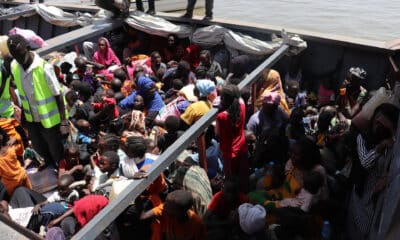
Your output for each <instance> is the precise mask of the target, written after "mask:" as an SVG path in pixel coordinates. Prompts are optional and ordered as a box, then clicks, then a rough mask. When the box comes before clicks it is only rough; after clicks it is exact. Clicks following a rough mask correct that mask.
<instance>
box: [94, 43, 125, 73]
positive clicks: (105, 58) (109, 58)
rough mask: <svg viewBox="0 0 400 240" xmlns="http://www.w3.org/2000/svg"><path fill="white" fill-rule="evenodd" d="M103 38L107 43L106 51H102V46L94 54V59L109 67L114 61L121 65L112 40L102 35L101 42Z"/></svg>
mask: <svg viewBox="0 0 400 240" xmlns="http://www.w3.org/2000/svg"><path fill="white" fill-rule="evenodd" d="M101 40H103V41H104V42H105V43H106V53H105V55H104V54H103V53H101V52H100V48H99V49H97V51H96V52H95V53H94V55H93V61H94V62H96V63H100V64H103V65H106V67H109V66H110V65H112V63H114V64H116V65H121V61H119V59H118V57H117V56H116V55H115V53H114V51H113V50H112V49H111V47H110V42H109V41H108V39H107V38H105V37H101V38H99V42H100V41H101Z"/></svg>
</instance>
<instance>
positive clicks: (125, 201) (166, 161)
mask: <svg viewBox="0 0 400 240" xmlns="http://www.w3.org/2000/svg"><path fill="white" fill-rule="evenodd" d="M288 49H289V46H288V45H282V46H281V47H280V48H279V49H278V50H277V51H275V52H274V53H273V54H272V55H271V56H270V57H269V58H268V59H266V60H265V61H264V62H263V63H261V64H260V65H259V66H258V67H257V68H256V69H255V70H253V71H252V72H251V73H250V75H248V76H247V77H246V78H245V79H244V80H243V81H242V82H241V83H240V84H239V89H243V88H244V87H246V86H249V85H251V84H253V83H255V82H256V81H257V79H258V78H259V77H260V76H261V74H262V72H263V70H264V69H266V68H270V67H272V66H273V65H274V64H275V63H276V62H277V61H278V60H279V59H280V58H281V57H282V56H283V55H284V54H285V53H286V52H287V51H288ZM217 111H218V110H217V109H216V108H212V109H211V110H210V111H209V112H208V113H207V114H206V115H204V116H203V117H202V118H200V119H199V120H198V121H197V122H196V123H195V124H193V125H192V126H191V127H190V128H189V129H188V130H186V132H185V133H184V134H183V135H182V136H181V137H180V138H179V139H178V140H177V141H176V142H174V144H173V145H171V146H170V147H169V148H168V149H167V150H166V151H165V152H164V153H163V154H161V156H160V157H158V159H157V161H155V162H154V163H153V164H152V165H151V167H150V169H149V170H148V171H149V176H148V177H147V178H146V179H140V180H135V181H133V182H132V183H131V184H130V185H129V186H128V187H127V188H126V189H125V190H124V191H123V192H122V193H120V194H119V195H118V196H117V198H116V199H115V200H114V201H112V202H110V203H109V204H108V205H107V206H106V207H105V208H104V209H103V210H101V211H100V212H99V213H98V214H97V215H96V216H95V217H94V218H93V219H92V220H90V222H89V223H88V224H87V225H86V226H85V227H83V228H82V229H81V230H80V231H79V232H78V233H77V234H76V235H75V236H74V237H73V238H72V239H76V240H91V239H94V238H96V237H97V236H98V235H99V234H100V233H101V232H102V231H103V230H104V229H105V228H106V227H107V226H108V225H110V224H111V223H112V222H113V221H114V219H115V218H117V217H118V216H119V215H120V214H121V213H122V212H123V211H124V210H125V209H126V208H127V207H128V206H129V204H130V203H131V202H132V201H134V200H135V199H136V197H138V196H139V195H140V194H141V193H142V192H143V191H144V190H145V189H146V188H147V186H149V185H150V184H151V183H152V182H153V181H154V180H155V179H156V178H157V177H158V176H159V175H160V173H162V172H163V171H164V169H165V168H167V167H168V166H169V165H170V164H171V163H172V162H173V161H175V160H176V158H177V157H178V156H179V154H180V153H181V152H182V151H183V150H185V149H186V147H187V146H188V145H189V144H190V143H191V142H192V141H194V140H196V139H197V137H199V136H200V135H201V134H202V133H203V132H204V131H205V130H206V129H207V127H208V126H209V125H210V124H211V123H212V122H213V121H214V119H215V116H216V114H217Z"/></svg>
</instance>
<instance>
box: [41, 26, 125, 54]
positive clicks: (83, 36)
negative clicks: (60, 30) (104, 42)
mask: <svg viewBox="0 0 400 240" xmlns="http://www.w3.org/2000/svg"><path fill="white" fill-rule="evenodd" d="M123 23H124V21H122V20H116V19H105V20H101V21H97V22H95V23H94V24H92V25H89V26H86V27H83V28H79V29H77V30H74V31H72V32H68V33H65V34H62V35H60V36H57V37H54V38H52V39H49V40H47V41H46V43H47V46H46V47H43V48H40V49H38V50H37V51H36V52H37V53H38V54H39V55H40V56H44V55H46V54H49V53H51V52H53V51H57V50H60V48H64V47H68V46H71V45H74V44H76V43H81V42H83V41H85V40H87V39H89V38H92V37H96V36H99V35H100V34H102V33H105V32H108V31H111V30H113V29H115V28H118V27H120V26H122V24H123Z"/></svg>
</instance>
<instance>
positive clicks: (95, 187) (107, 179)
mask: <svg viewBox="0 0 400 240" xmlns="http://www.w3.org/2000/svg"><path fill="white" fill-rule="evenodd" d="M91 164H92V168H93V171H94V177H93V178H92V186H91V187H90V188H89V189H90V190H91V192H98V193H102V194H103V195H107V196H108V194H109V192H110V190H111V185H112V182H113V181H114V179H116V178H119V172H120V171H119V168H118V167H119V156H118V154H117V153H116V152H114V151H107V152H104V153H103V154H102V155H101V156H100V159H99V164H98V166H97V165H95V163H94V162H93V161H92V163H91Z"/></svg>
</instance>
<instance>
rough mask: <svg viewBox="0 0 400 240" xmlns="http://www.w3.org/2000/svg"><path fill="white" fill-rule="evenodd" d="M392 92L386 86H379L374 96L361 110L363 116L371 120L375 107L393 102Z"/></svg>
mask: <svg viewBox="0 0 400 240" xmlns="http://www.w3.org/2000/svg"><path fill="white" fill-rule="evenodd" d="M392 102H393V100H392V92H391V91H390V90H386V88H384V87H381V88H379V89H378V90H377V91H376V92H375V94H374V96H372V98H371V99H369V100H368V102H367V103H365V104H364V106H363V108H362V110H361V113H360V114H361V117H363V118H365V119H367V120H371V117H372V115H373V114H374V111H375V109H376V108H377V107H378V106H379V105H381V104H382V103H392Z"/></svg>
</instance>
